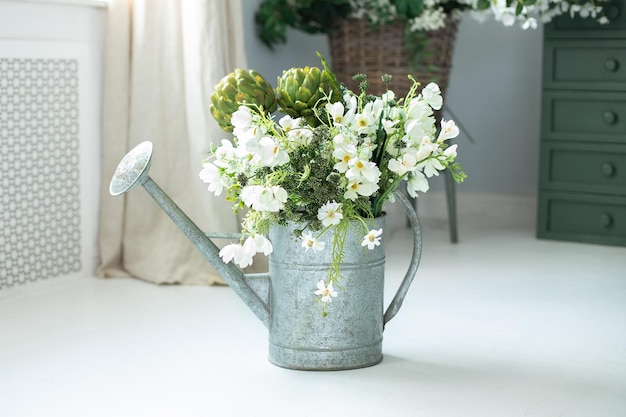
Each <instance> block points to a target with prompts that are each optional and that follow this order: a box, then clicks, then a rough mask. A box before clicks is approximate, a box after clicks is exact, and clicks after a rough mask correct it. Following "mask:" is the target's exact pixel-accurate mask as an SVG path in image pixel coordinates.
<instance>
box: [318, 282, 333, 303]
mask: <svg viewBox="0 0 626 417" xmlns="http://www.w3.org/2000/svg"><path fill="white" fill-rule="evenodd" d="M315 295H318V296H320V297H321V301H322V302H323V303H330V302H332V301H333V297H337V291H335V289H334V288H333V283H332V282H329V283H328V285H326V284H325V283H324V281H323V280H320V282H318V283H317V290H315Z"/></svg>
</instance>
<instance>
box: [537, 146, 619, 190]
mask: <svg viewBox="0 0 626 417" xmlns="http://www.w3.org/2000/svg"><path fill="white" fill-rule="evenodd" d="M540 163H541V188H542V189H553V190H568V191H581V192H589V193H603V194H616V195H619V194H621V195H622V196H626V145H606V144H589V143H570V142H549V141H544V142H543V143H542V145H541V162H540Z"/></svg>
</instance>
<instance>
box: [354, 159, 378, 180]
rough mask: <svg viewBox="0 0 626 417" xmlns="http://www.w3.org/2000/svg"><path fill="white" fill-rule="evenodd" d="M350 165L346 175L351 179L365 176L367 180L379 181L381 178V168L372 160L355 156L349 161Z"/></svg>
mask: <svg viewBox="0 0 626 417" xmlns="http://www.w3.org/2000/svg"><path fill="white" fill-rule="evenodd" d="M348 167H349V168H348V170H347V171H346V177H347V178H348V179H349V180H351V179H355V178H364V179H365V180H366V181H367V182H378V179H379V178H380V170H379V169H378V167H377V166H376V164H375V163H374V162H372V161H367V160H363V159H361V158H353V159H351V160H350V161H349V162H348Z"/></svg>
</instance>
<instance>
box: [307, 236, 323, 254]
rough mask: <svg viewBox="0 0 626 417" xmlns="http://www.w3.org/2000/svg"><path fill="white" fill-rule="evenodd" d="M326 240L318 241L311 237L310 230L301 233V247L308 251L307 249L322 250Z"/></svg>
mask: <svg viewBox="0 0 626 417" xmlns="http://www.w3.org/2000/svg"><path fill="white" fill-rule="evenodd" d="M325 246H326V242H320V241H318V240H317V239H316V238H314V237H313V234H312V233H311V232H308V233H304V234H303V235H302V247H303V248H304V249H305V250H306V251H307V252H308V251H309V249H313V252H321V251H323V250H324V247H325Z"/></svg>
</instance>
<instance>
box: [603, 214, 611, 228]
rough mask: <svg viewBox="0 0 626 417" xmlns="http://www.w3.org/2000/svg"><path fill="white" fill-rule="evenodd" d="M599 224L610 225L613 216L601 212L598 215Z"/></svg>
mask: <svg viewBox="0 0 626 417" xmlns="http://www.w3.org/2000/svg"><path fill="white" fill-rule="evenodd" d="M600 224H601V225H602V226H604V227H610V226H611V225H612V224H613V216H611V215H610V214H609V213H602V214H601V215H600Z"/></svg>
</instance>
